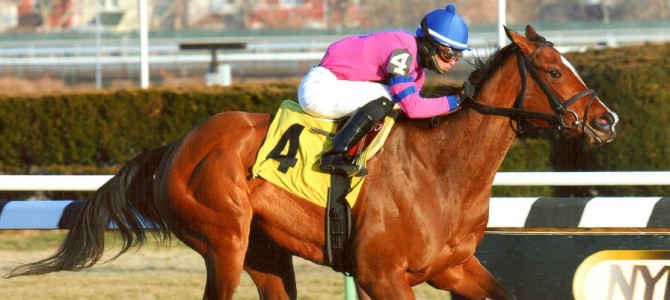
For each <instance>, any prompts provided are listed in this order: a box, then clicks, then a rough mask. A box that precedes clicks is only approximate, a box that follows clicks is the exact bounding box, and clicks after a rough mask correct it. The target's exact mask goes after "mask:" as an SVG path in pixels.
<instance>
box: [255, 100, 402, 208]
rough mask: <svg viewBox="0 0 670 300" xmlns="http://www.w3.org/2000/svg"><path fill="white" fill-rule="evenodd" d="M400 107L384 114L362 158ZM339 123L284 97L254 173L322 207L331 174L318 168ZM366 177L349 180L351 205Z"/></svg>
mask: <svg viewBox="0 0 670 300" xmlns="http://www.w3.org/2000/svg"><path fill="white" fill-rule="evenodd" d="M398 113H399V111H398V110H394V113H392V114H391V116H387V117H386V119H385V120H384V125H383V126H382V128H381V129H380V130H379V133H378V134H377V136H376V137H375V139H374V140H373V141H372V142H371V143H370V145H369V146H368V147H367V148H366V149H365V150H364V151H363V153H362V154H361V158H362V160H363V165H364V166H365V161H367V159H369V158H371V157H372V156H373V155H374V154H376V153H377V152H379V150H380V149H381V146H382V145H383V143H384V141H385V140H386V138H387V137H388V134H389V133H390V131H391V127H392V126H393V123H394V122H395V117H396V116H397V115H398ZM337 126H338V123H337V122H335V121H334V120H328V119H319V118H314V117H312V116H310V115H308V114H307V113H305V112H303V111H302V109H301V108H300V105H299V104H298V103H296V102H294V101H292V100H284V101H283V102H282V103H281V105H280V107H279V110H278V111H277V115H276V116H275V118H274V120H272V123H271V124H270V128H269V129H268V133H267V136H266V137H265V141H264V142H263V145H262V146H261V148H260V150H259V151H258V156H257V157H256V163H255V164H254V166H253V167H252V170H251V172H252V175H253V176H254V177H260V178H263V179H265V180H267V181H269V182H272V183H274V184H275V185H277V186H279V187H281V188H283V189H285V190H287V191H289V192H291V193H293V194H294V195H296V196H299V197H301V198H303V199H305V200H307V201H309V202H312V203H314V204H316V205H319V206H321V207H326V203H327V200H328V188H329V185H330V174H328V173H324V172H321V171H320V170H319V163H320V161H321V155H322V154H323V153H324V152H325V151H327V150H328V149H330V146H331V144H332V138H331V136H333V135H334V134H335V132H336V131H337ZM364 179H365V177H354V178H352V180H351V188H352V191H351V192H350V193H349V194H348V195H347V196H346V199H347V202H348V203H349V205H350V206H351V207H353V206H354V204H355V202H356V199H357V198H358V194H359V193H360V190H361V186H362V185H363V181H364Z"/></svg>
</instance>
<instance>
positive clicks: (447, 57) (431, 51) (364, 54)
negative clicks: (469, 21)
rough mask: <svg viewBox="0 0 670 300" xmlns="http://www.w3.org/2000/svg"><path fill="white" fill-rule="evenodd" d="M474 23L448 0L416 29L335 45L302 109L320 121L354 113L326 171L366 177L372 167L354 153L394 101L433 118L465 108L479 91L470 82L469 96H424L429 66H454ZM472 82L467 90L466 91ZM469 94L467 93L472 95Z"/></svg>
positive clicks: (440, 69)
mask: <svg viewBox="0 0 670 300" xmlns="http://www.w3.org/2000/svg"><path fill="white" fill-rule="evenodd" d="M467 43H468V28H467V26H466V24H465V22H464V21H463V19H462V18H461V17H460V16H459V15H458V14H457V13H456V6H455V5H453V4H449V5H447V7H446V8H442V9H437V10H434V11H431V12H430V13H428V14H427V15H426V16H425V17H424V18H423V20H422V21H421V23H420V24H419V26H418V28H417V30H416V34H415V35H414V34H412V33H411V32H407V31H403V30H389V31H382V32H377V33H372V34H368V35H363V36H350V37H347V38H344V39H342V40H340V41H337V42H335V43H333V44H332V45H330V46H329V47H328V49H327V50H326V54H325V55H324V57H323V58H322V60H321V62H320V63H319V65H318V66H314V67H312V69H311V70H310V71H309V73H307V75H306V76H305V77H304V78H303V80H302V82H301V83H300V87H299V89H298V100H299V102H300V106H301V107H302V109H303V110H304V111H305V112H306V113H308V114H310V115H312V116H314V117H318V118H327V119H337V118H342V117H345V116H349V115H350V118H349V119H348V120H347V122H346V123H345V124H344V125H343V126H342V128H341V129H340V131H339V132H338V133H337V134H336V135H335V137H334V138H333V144H332V148H331V149H330V150H329V151H328V152H326V153H324V155H323V156H322V158H321V170H322V171H325V172H328V173H338V174H344V175H347V176H363V175H365V174H367V170H365V169H364V168H362V167H360V166H357V165H355V164H353V162H352V161H351V160H352V157H350V156H349V155H348V154H347V151H348V150H349V149H350V148H351V147H352V146H353V145H355V144H356V143H357V142H358V141H359V140H360V139H361V138H363V137H364V136H365V135H367V134H368V133H369V132H370V131H371V130H372V128H373V127H374V124H375V123H376V122H377V121H379V120H381V119H382V118H384V117H385V116H386V115H388V114H389V113H390V112H391V109H392V108H393V106H394V103H397V104H398V105H399V106H400V109H402V111H403V112H404V113H405V114H407V116H408V117H410V118H430V117H434V116H438V115H444V114H447V113H449V112H450V111H453V110H455V109H457V108H458V107H459V105H460V103H461V98H464V97H467V96H471V93H472V90H473V88H472V87H471V86H469V85H468V84H467V82H466V84H464V86H463V88H462V89H461V93H459V94H455V95H448V96H444V97H439V98H424V97H422V96H421V87H422V86H423V83H424V80H425V78H426V74H425V70H424V69H430V70H433V71H434V72H436V73H438V74H442V73H445V72H447V71H449V70H450V69H451V68H452V67H453V66H454V64H455V63H456V61H458V59H459V58H460V57H461V54H462V52H463V50H470V49H469V48H468V45H467ZM466 87H467V88H466ZM464 92H467V93H466V95H464Z"/></svg>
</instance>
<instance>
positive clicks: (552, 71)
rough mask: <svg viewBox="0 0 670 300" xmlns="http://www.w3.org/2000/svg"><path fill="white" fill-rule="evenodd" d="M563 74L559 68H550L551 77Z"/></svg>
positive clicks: (558, 76) (559, 76)
mask: <svg viewBox="0 0 670 300" xmlns="http://www.w3.org/2000/svg"><path fill="white" fill-rule="evenodd" d="M562 75H563V74H561V71H559V70H558V69H551V70H549V76H551V78H554V79H557V78H561V76H562Z"/></svg>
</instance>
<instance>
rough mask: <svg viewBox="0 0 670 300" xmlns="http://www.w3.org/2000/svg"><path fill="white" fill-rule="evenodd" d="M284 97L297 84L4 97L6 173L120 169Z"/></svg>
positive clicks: (0, 154)
mask: <svg viewBox="0 0 670 300" xmlns="http://www.w3.org/2000/svg"><path fill="white" fill-rule="evenodd" d="M286 98H295V85H294V84H287V83H286V84H283V83H276V84H269V85H263V86H260V85H240V86H234V87H229V88H207V89H204V90H202V89H201V90H170V89H150V90H147V91H143V90H121V91H114V92H95V93H85V94H62V95H45V96H41V97H5V98H0V116H2V118H0V136H1V140H2V143H1V144H0V172H3V173H18V174H26V173H31V170H32V169H35V168H37V169H39V170H42V171H46V170H47V169H48V168H46V167H49V166H53V167H54V168H56V167H57V166H80V167H81V166H96V167H110V166H116V165H118V164H120V163H123V162H125V161H128V160H129V159H130V158H132V157H134V156H135V155H137V154H139V153H142V152H144V151H147V150H149V149H152V148H155V147H158V146H161V145H166V144H169V143H171V142H172V141H174V140H175V139H176V138H177V137H179V136H180V135H181V134H183V133H184V132H185V131H186V130H188V129H189V128H191V127H193V126H194V125H196V124H197V123H198V122H201V121H203V120H204V119H206V118H207V117H209V116H211V115H213V114H215V113H217V112H220V111H225V110H243V111H251V110H253V111H260V112H272V111H273V110H276V108H277V107H278V106H279V103H280V101H281V99H286ZM59 169H60V170H62V169H63V168H62V167H61V168H59ZM76 169H79V168H76ZM89 171H90V168H89ZM47 172H48V171H47ZM72 172H74V173H78V171H77V170H72Z"/></svg>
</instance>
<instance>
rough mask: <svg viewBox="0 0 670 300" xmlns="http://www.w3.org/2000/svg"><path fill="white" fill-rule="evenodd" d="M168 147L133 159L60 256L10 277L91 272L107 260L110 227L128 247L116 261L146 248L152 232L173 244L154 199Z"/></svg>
mask: <svg viewBox="0 0 670 300" xmlns="http://www.w3.org/2000/svg"><path fill="white" fill-rule="evenodd" d="M168 148H169V146H165V147H162V148H158V149H154V150H151V151H149V152H145V153H143V154H140V155H139V156H137V157H135V158H133V159H132V160H131V161H129V162H128V163H127V164H126V165H125V166H123V167H122V168H121V170H120V171H119V172H118V173H117V174H116V175H114V177H112V178H111V179H110V180H109V181H107V182H106V183H105V184H104V185H103V186H101V187H100V188H99V189H98V190H97V191H96V192H95V194H94V195H93V197H91V198H90V199H89V200H88V201H86V203H85V204H84V206H83V207H82V210H81V212H80V213H79V215H78V216H77V219H76V221H75V222H74V225H73V226H72V229H70V231H69V232H68V234H67V235H66V237H65V240H64V241H63V244H61V246H60V248H59V249H58V251H57V252H56V253H55V254H53V255H52V256H51V257H48V258H45V259H43V260H40V261H37V262H33V263H28V264H24V265H21V266H18V267H17V268H15V269H14V270H13V271H11V273H9V274H8V275H6V277H7V278H11V277H16V276H25V275H43V274H47V273H51V272H58V271H78V270H81V269H84V268H89V267H91V266H93V265H94V264H95V263H96V262H98V260H100V258H101V257H102V254H103V252H104V249H105V247H104V239H105V230H106V229H107V228H108V227H109V228H114V229H118V232H119V234H120V235H121V237H122V239H123V247H122V248H121V250H120V251H119V253H118V254H117V255H116V256H114V257H113V258H111V259H110V261H111V260H114V259H116V258H117V257H119V256H120V255H121V254H123V253H125V252H126V251H128V250H130V249H131V248H133V247H135V246H138V247H139V246H141V245H142V244H144V243H145V242H146V240H147V234H146V231H147V230H148V231H149V232H151V234H152V235H153V236H155V237H156V238H157V239H158V240H159V241H166V240H169V238H170V231H169V229H168V226H167V224H166V223H165V221H164V220H163V218H162V217H161V215H160V213H159V211H158V208H157V206H156V204H155V201H154V199H153V177H154V173H155V172H156V169H158V165H159V163H160V161H161V159H162V158H163V156H164V155H165V153H166V152H167V150H168Z"/></svg>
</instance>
